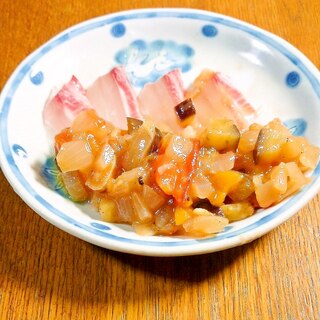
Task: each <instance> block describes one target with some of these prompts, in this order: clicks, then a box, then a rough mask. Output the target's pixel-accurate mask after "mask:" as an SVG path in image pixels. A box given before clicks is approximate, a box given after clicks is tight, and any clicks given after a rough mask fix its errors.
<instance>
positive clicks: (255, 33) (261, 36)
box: [0, 9, 320, 255]
mask: <svg viewBox="0 0 320 320" xmlns="http://www.w3.org/2000/svg"><path fill="white" fill-rule="evenodd" d="M152 18H176V19H191V20H200V21H203V22H204V23H205V25H208V23H210V24H212V25H213V26H214V27H213V28H208V27H207V29H206V31H205V33H206V34H204V36H207V37H213V36H216V34H217V26H218V25H219V24H221V25H224V26H227V27H229V28H233V29H237V30H241V31H243V32H245V33H248V34H249V35H250V36H252V37H255V38H257V39H258V40H259V41H262V42H264V43H266V44H268V45H269V46H271V47H273V48H274V49H275V50H276V51H278V52H280V53H281V54H282V55H283V56H285V57H286V58H287V59H288V60H290V61H291V62H292V65H293V68H294V69H295V70H298V71H299V72H300V73H302V74H303V75H304V76H305V77H306V78H307V79H308V81H309V83H310V84H311V86H312V88H313V90H314V92H315V93H316V95H317V97H320V84H319V80H318V79H317V78H316V77H315V76H314V74H313V73H312V72H311V71H310V70H309V68H308V67H307V66H306V65H305V63H304V62H303V61H302V60H301V59H300V58H299V57H298V56H296V55H295V54H293V53H292V52H291V51H290V50H288V48H287V47H286V46H285V45H283V44H282V43H281V40H280V39H278V40H277V39H276V38H273V37H272V36H269V35H268V34H267V33H266V32H264V31H263V30H259V29H258V28H253V27H252V26H250V25H248V24H246V23H242V22H241V21H237V20H235V19H232V18H228V17H225V16H221V15H216V14H214V13H209V12H207V13H206V12H204V11H198V10H174V9H172V10H166V9H163V10H158V9H157V10H152V9H150V10H136V11H128V12H124V13H119V14H115V15H110V16H105V17H101V18H97V19H93V20H92V21H88V23H86V24H80V25H77V26H75V27H72V28H70V29H69V30H66V31H65V32H63V33H62V34H60V35H58V36H57V37H55V38H53V39H52V40H50V41H49V42H48V43H46V44H45V45H43V46H42V47H41V48H40V49H38V50H37V51H35V53H34V54H32V55H30V56H29V57H28V58H27V59H26V60H25V61H24V62H23V63H22V64H21V65H20V66H19V67H18V68H17V70H16V71H15V73H14V74H13V75H12V77H11V79H10V81H11V83H10V82H8V83H10V86H9V87H8V88H7V87H6V90H7V94H6V96H4V97H1V98H2V106H1V114H0V117H1V118H0V125H1V128H2V132H1V144H2V148H3V152H4V157H5V158H4V159H1V161H2V162H6V165H8V166H9V167H10V171H11V172H10V174H6V172H5V171H4V173H5V174H6V175H7V177H8V176H9V175H13V176H14V180H15V181H11V182H14V183H17V182H18V183H19V185H20V188H22V189H24V190H25V191H27V193H28V194H29V195H30V196H31V197H32V198H33V199H34V200H35V201H36V202H37V203H38V205H40V207H42V208H45V209H46V210H49V211H50V212H51V213H52V214H54V215H56V216H57V217H59V218H61V219H62V220H64V221H65V222H67V223H68V224H70V225H73V226H75V227H77V228H79V229H81V230H83V231H84V232H87V233H89V234H92V235H96V236H101V237H103V238H106V239H109V240H115V241H117V242H118V241H120V242H124V243H126V242H128V243H130V244H134V245H138V246H143V247H144V248H145V247H164V246H166V247H174V246H177V247H181V246H194V245H201V244H202V243H213V242H219V241H224V240H230V242H229V247H230V246H232V245H236V244H239V243H237V241H236V240H235V238H237V237H239V236H241V235H242V234H245V233H247V234H248V238H247V240H246V242H248V239H249V238H250V232H252V231H253V230H257V229H259V230H260V235H263V234H265V233H266V232H268V231H269V230H270V229H272V228H273V227H269V228H268V226H267V224H268V222H270V221H271V220H273V219H275V218H277V219H278V220H279V221H278V224H280V223H282V222H283V221H284V220H286V219H287V218H283V219H281V218H280V216H281V214H282V212H283V211H285V210H289V209H290V207H291V206H292V205H293V204H296V203H297V202H299V201H300V200H301V199H302V198H303V197H305V195H306V193H307V192H308V191H309V190H310V189H311V188H312V187H313V185H314V184H315V183H317V184H319V173H320V165H318V166H317V168H316V169H315V170H314V172H313V176H314V180H313V182H312V184H310V185H309V186H307V187H305V188H304V189H303V190H302V191H301V192H300V193H298V194H297V195H296V196H295V197H293V198H291V199H289V200H288V201H286V202H284V203H282V204H280V205H278V206H277V207H275V208H274V209H273V210H271V211H270V213H269V214H268V215H266V216H263V217H262V218H261V219H259V220H258V221H255V222H254V223H251V224H248V225H246V226H245V227H243V228H240V229H237V230H236V231H232V227H231V228H228V229H227V230H226V231H224V232H221V233H220V234H218V235H217V236H215V237H212V238H207V239H199V240H193V239H191V240H190V239H186V240H181V239H179V240H175V239H172V238H168V241H167V240H164V241H159V242H158V241H148V240H143V239H141V240H140V239H139V240H137V239H128V238H125V237H121V236H118V235H116V234H113V233H112V232H109V229H110V228H109V227H107V226H106V227H105V228H104V227H103V226H104V224H103V223H100V222H99V221H94V220H92V222H91V223H90V224H84V223H82V222H79V221H77V220H75V219H74V218H71V217H70V216H68V215H66V214H65V213H64V212H62V211H60V210H58V209H57V208H55V207H54V205H52V204H51V203H49V202H48V201H47V200H46V199H44V198H43V197H41V196H40V195H39V194H38V193H37V192H36V190H35V189H34V188H33V187H32V185H31V184H30V183H29V182H28V181H27V179H26V178H25V177H24V175H23V174H22V172H21V171H20V169H19V166H18V165H17V163H16V161H15V154H16V151H15V150H14V147H13V146H11V145H10V144H9V139H8V131H7V130H8V128H7V118H8V114H9V111H10V105H11V101H12V98H13V96H14V94H15V92H16V90H17V88H18V87H19V84H20V83H21V81H22V79H23V78H24V77H27V76H29V77H30V78H31V81H33V82H34V84H35V85H39V84H41V82H42V81H43V74H42V72H41V71H39V72H38V73H36V75H34V76H31V70H32V66H33V65H34V63H35V62H36V61H37V60H38V59H40V58H41V57H42V56H43V55H45V54H46V53H47V52H49V51H50V50H52V49H53V48H55V47H56V46H58V45H60V44H62V43H64V42H66V41H68V40H69V39H71V38H73V37H77V36H78V35H81V34H83V33H85V32H87V31H90V30H93V29H95V28H99V27H102V26H105V25H112V24H115V23H117V24H119V23H120V25H121V26H122V27H121V28H118V29H117V28H114V29H113V30H115V31H114V32H115V33H116V35H115V36H119V37H120V36H122V34H123V33H124V32H125V31H126V30H125V28H123V26H124V23H125V21H127V20H132V19H152ZM290 72H291V73H288V74H289V75H290V74H291V75H290V76H288V77H287V78H286V80H285V81H286V82H287V84H288V86H291V87H294V86H296V85H298V83H299V81H300V77H299V74H298V72H297V71H290ZM292 72H294V73H292ZM21 148H22V150H23V147H21ZM23 156H24V157H25V153H23ZM11 177H12V176H11ZM12 180H13V179H12ZM25 201H26V202H27V203H28V204H29V205H30V206H31V207H32V208H33V209H34V210H36V211H37V212H39V210H40V209H39V207H38V206H37V205H34V204H33V203H31V202H30V200H29V199H25ZM303 204H304V203H301V205H300V207H301V206H302V205H303ZM39 213H40V212H39ZM40 214H41V213H40ZM47 218H48V220H50V218H49V217H47ZM62 228H63V227H62ZM64 229H65V230H67V229H68V228H67V227H65V228H64ZM111 231H112V228H111ZM79 237H81V236H79ZM257 237H258V236H257V235H256V236H254V237H253V238H252V240H253V239H255V238H257ZM92 242H93V243H97V242H99V241H93V240H92ZM100 243H101V242H100ZM106 247H107V246H106ZM120 251H126V250H125V249H123V248H122V249H120ZM130 251H131V250H130ZM130 251H129V252H130ZM136 252H141V249H136ZM142 252H143V250H142ZM202 252H210V250H208V248H206V249H205V250H202V249H201V248H200V249H199V250H198V252H197V253H202ZM145 253H147V254H150V255H153V253H152V249H151V251H149V253H148V250H146V252H145ZM176 253H177V252H176ZM186 254H187V253H186ZM155 255H159V251H158V252H157V253H155ZM160 255H161V254H160Z"/></svg>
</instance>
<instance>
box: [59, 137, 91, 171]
mask: <svg viewBox="0 0 320 320" xmlns="http://www.w3.org/2000/svg"><path fill="white" fill-rule="evenodd" d="M56 159H57V163H58V166H59V168H60V170H61V171H62V172H68V171H76V170H84V169H86V168H88V167H89V166H90V165H91V164H92V162H93V160H94V157H93V154H92V152H91V150H90V148H89V147H88V144H87V143H86V142H85V141H83V140H78V141H70V142H66V143H64V144H63V145H62V146H61V148H60V150H59V152H58V154H57V157H56Z"/></svg>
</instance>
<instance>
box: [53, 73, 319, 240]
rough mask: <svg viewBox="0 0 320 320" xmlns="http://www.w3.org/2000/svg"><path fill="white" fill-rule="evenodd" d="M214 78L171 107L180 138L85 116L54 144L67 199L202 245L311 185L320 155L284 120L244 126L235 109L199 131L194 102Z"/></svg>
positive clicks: (147, 123) (154, 125)
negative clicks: (202, 240) (311, 174)
mask: <svg viewBox="0 0 320 320" xmlns="http://www.w3.org/2000/svg"><path fill="white" fill-rule="evenodd" d="M210 76H212V74H211V75H210V74H209V75H208V72H206V73H205V74H204V75H203V74H202V76H200V78H199V77H198V79H197V80H196V82H195V84H194V85H193V87H192V88H191V89H190V90H189V91H188V92H187V94H186V96H185V100H183V101H180V102H179V103H177V104H175V105H174V106H173V107H172V110H173V111H172V112H173V114H174V116H175V117H176V119H175V120H174V121H176V122H175V126H176V125H177V123H178V125H180V126H181V130H180V129H179V130H170V129H168V127H169V126H168V125H164V126H161V125H159V124H158V122H157V121H154V119H151V117H147V116H146V117H145V118H144V119H137V118H134V117H127V125H126V127H127V128H126V129H124V128H121V129H120V128H119V127H116V126H115V125H113V124H112V123H111V122H110V121H108V120H105V119H103V118H101V117H100V116H99V115H98V114H97V112H96V110H94V109H92V108H90V107H88V108H81V110H79V112H78V113H77V115H76V116H75V117H74V118H73V119H72V121H71V124H70V126H68V127H67V128H65V129H63V130H62V131H60V132H59V133H58V134H56V136H55V151H56V162H57V164H58V167H59V169H60V171H61V173H60V174H61V177H62V180H63V183H64V185H65V188H66V189H67V191H68V193H69V195H70V198H71V199H72V200H73V201H76V202H82V201H90V202H91V203H92V205H93V206H94V207H95V208H96V209H97V211H98V212H99V213H100V214H101V218H102V220H104V221H107V222H112V223H126V224H130V225H132V226H133V228H134V230H135V231H136V232H137V233H138V234H141V235H180V236H190V237H203V236H209V235H212V234H215V233H217V232H219V231H222V230H223V229H224V227H225V226H226V225H227V224H228V223H229V222H233V221H238V220H242V219H245V218H247V217H249V216H251V215H253V214H254V213H255V211H256V210H257V209H259V208H268V207H270V206H272V205H275V204H277V203H279V202H280V201H282V200H283V199H285V198H287V197H289V196H290V195H292V194H294V193H295V192H297V191H298V190H300V189H301V188H302V187H303V186H304V185H305V184H307V183H308V182H309V180H310V179H309V178H307V177H306V175H305V173H306V172H307V171H310V170H312V169H314V168H315V167H316V165H317V163H318V158H319V148H318V147H315V146H313V145H311V144H310V143H309V142H308V141H307V140H306V139H305V138H304V137H296V136H293V135H292V134H291V133H290V131H289V130H288V129H287V128H286V127H285V126H284V125H283V124H282V123H281V121H280V120H279V119H274V120H272V121H271V122H269V123H268V124H266V125H264V126H262V125H259V124H257V123H251V124H250V125H244V121H238V120H239V118H237V117H238V116H236V117H230V116H229V115H231V113H230V110H231V109H229V111H228V112H226V114H225V116H224V114H219V115H218V116H213V117H210V120H207V119H206V123H205V125H203V123H202V125H199V119H200V118H197V113H198V108H197V105H196V104H194V102H193V101H194V100H198V101H200V100H201V99H202V98H201V96H200V95H201V90H202V89H203V88H204V87H206V82H205V81H207V79H209V78H210ZM201 77H202V78H201ZM215 81H216V80H215ZM217 83H218V82H217ZM218 85H219V83H218ZM226 88H227V89H226ZM229 89H230V88H229ZM229 89H228V87H225V86H224V87H223V90H227V91H228V90H229ZM148 90H149V91H150V88H149V89H148ZM206 90H207V89H206ZM199 92H200V93H199ZM229 92H230V91H229ZM235 92H236V94H238V92H237V91H235ZM231 93H232V92H231ZM148 94H149V93H148ZM199 94H200V95H199ZM223 94H225V93H223ZM233 94H234V92H233ZM220 95H221V92H220ZM228 98H229V99H231V100H232V99H234V96H232V95H231V96H230V95H229V96H228ZM148 99H149V98H148ZM219 99H221V97H220V98H219ZM180 100H181V99H180ZM246 108H247V109H246ZM250 108H251V106H250ZM246 110H248V106H247V105H246V106H245V107H244V108H242V111H243V114H244V113H245V112H246ZM237 114H238V113H237ZM171 116H172V114H171V115H170V117H171ZM208 117H209V115H208ZM243 119H244V117H243Z"/></svg>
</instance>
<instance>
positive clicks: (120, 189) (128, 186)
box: [107, 167, 150, 198]
mask: <svg viewBox="0 0 320 320" xmlns="http://www.w3.org/2000/svg"><path fill="white" fill-rule="evenodd" d="M149 175H150V168H148V167H147V168H144V167H137V168H134V169H132V170H129V171H125V172H123V173H122V174H121V175H120V176H118V177H117V178H116V179H115V180H114V181H113V182H110V183H109V184H108V187H107V191H108V194H109V195H110V196H112V197H115V198H119V197H123V196H127V195H130V193H131V192H134V191H141V189H142V186H143V185H144V183H146V182H147V181H148V179H149Z"/></svg>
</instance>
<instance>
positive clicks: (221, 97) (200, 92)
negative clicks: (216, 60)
mask: <svg viewBox="0 0 320 320" xmlns="http://www.w3.org/2000/svg"><path fill="white" fill-rule="evenodd" d="M186 97H187V98H192V100H193V103H194V106H195V109H196V118H197V120H198V122H199V123H201V124H202V125H203V126H207V125H209V123H210V120H211V119H212V118H229V119H231V120H233V121H234V122H235V124H236V125H237V126H238V128H239V129H245V128H247V127H248V125H249V124H250V122H252V120H253V119H255V118H256V116H257V113H256V110H255V109H254V108H253V107H252V106H251V105H250V103H249V102H248V101H247V100H246V99H245V98H244V97H243V95H242V94H241V93H240V92H239V91H238V90H237V89H235V88H234V87H233V85H232V84H231V83H230V81H229V79H228V78H227V77H225V76H224V75H222V74H221V73H218V72H213V71H210V70H203V71H202V72H201V73H200V75H199V76H198V77H197V78H196V79H195V81H194V82H193V84H192V85H191V87H190V88H189V89H188V91H187V93H186Z"/></svg>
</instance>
